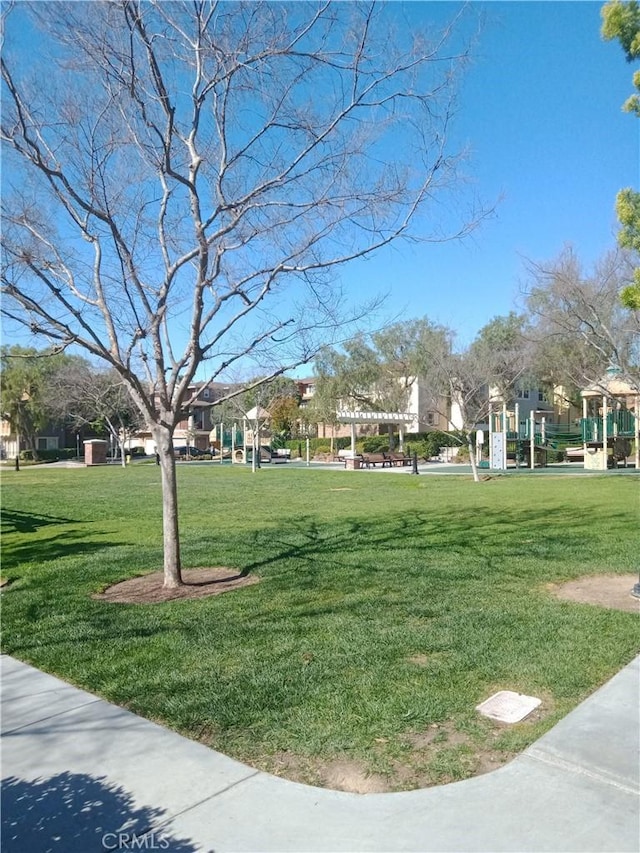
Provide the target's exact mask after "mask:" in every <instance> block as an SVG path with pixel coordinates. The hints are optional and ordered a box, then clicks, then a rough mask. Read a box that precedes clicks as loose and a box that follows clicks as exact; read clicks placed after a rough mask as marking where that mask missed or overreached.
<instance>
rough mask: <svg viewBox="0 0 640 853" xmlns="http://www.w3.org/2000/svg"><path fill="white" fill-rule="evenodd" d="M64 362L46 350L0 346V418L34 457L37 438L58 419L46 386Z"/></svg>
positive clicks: (62, 357) (36, 448) (59, 356)
mask: <svg viewBox="0 0 640 853" xmlns="http://www.w3.org/2000/svg"><path fill="white" fill-rule="evenodd" d="M66 361H68V359H67V358H66V357H65V356H64V355H61V354H53V353H52V352H51V351H50V350H37V349H34V348H32V347H21V346H10V347H2V351H1V355H0V405H1V407H2V416H3V417H4V418H6V419H7V420H8V421H9V423H10V424H11V429H12V432H14V433H15V434H16V435H17V436H18V437H19V438H20V440H21V441H23V442H24V443H25V444H26V446H27V448H28V449H29V450H31V452H32V453H33V456H34V459H37V458H38V447H37V441H36V438H37V435H38V432H40V430H42V429H43V428H44V427H45V426H46V425H47V424H48V423H50V422H56V421H57V420H58V417H57V412H56V411H55V410H54V408H53V407H52V406H51V405H50V402H51V401H50V395H49V391H48V388H49V384H50V382H51V379H52V376H53V375H54V373H55V371H56V369H58V368H59V367H60V366H61V365H62V364H64V363H65V362H66Z"/></svg>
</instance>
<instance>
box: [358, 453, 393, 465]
mask: <svg viewBox="0 0 640 853" xmlns="http://www.w3.org/2000/svg"><path fill="white" fill-rule="evenodd" d="M362 459H363V462H364V464H365V465H366V466H367V468H375V467H376V465H382V467H383V468H384V467H385V466H388V467H389V468H391V460H390V459H389V458H388V456H387V455H386V453H363V454H362Z"/></svg>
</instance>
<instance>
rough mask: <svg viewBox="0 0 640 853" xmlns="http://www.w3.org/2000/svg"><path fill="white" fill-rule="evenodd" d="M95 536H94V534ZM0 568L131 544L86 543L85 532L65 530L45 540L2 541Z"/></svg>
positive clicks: (7, 569)
mask: <svg viewBox="0 0 640 853" xmlns="http://www.w3.org/2000/svg"><path fill="white" fill-rule="evenodd" d="M94 535H95V534H94ZM97 535H98V536H100V535H103V536H105V537H106V536H111V535H113V534H107V533H104V534H100V533H99V532H98V533H97ZM2 544H3V547H2V567H3V569H5V571H10V570H11V569H14V568H17V567H18V566H19V565H20V564H21V563H31V562H38V563H45V562H48V561H50V560H59V559H61V558H64V557H77V556H80V555H83V556H84V555H86V554H91V553H94V552H96V551H102V550H104V549H106V548H115V547H121V546H125V547H126V546H127V545H128V544H129V545H130V544H131V543H127V542H113V541H102V542H100V541H87V539H86V531H83V530H77V531H76V530H67V531H65V532H63V533H59V534H58V535H57V536H49V537H48V538H46V539H37V540H35V541H30V540H29V539H25V540H20V541H18V542H13V543H12V542H8V541H7V540H6V539H4V541H3V543H2Z"/></svg>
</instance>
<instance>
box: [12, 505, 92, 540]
mask: <svg viewBox="0 0 640 853" xmlns="http://www.w3.org/2000/svg"><path fill="white" fill-rule="evenodd" d="M0 520H1V523H2V533H3V534H8V533H35V532H36V530H39V529H40V528H41V527H48V526H49V525H52V524H73V523H74V521H75V520H74V519H72V518H61V517H60V516H56V515H45V514H43V513H37V512H20V511H19V510H13V509H3V510H2V515H1V517H0Z"/></svg>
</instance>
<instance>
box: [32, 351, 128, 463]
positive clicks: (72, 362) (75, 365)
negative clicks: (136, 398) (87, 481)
mask: <svg viewBox="0 0 640 853" xmlns="http://www.w3.org/2000/svg"><path fill="white" fill-rule="evenodd" d="M46 395H47V396H46V399H47V404H48V408H49V410H50V411H51V412H53V413H55V415H56V417H57V418H58V420H60V421H64V422H67V423H69V424H70V425H71V426H72V427H73V428H74V429H81V428H82V427H85V426H92V427H94V428H97V429H99V430H100V431H101V432H102V431H105V432H107V433H108V434H109V435H110V436H111V438H112V440H113V442H114V445H115V446H117V447H118V448H119V450H120V459H121V461H122V466H123V467H124V466H125V465H126V456H125V448H126V442H127V439H128V438H130V437H131V436H132V435H133V434H134V433H135V432H137V431H138V430H139V429H140V427H141V426H142V425H143V424H142V415H141V413H140V411H139V409H138V407H137V406H136V405H135V404H134V402H133V400H132V398H131V395H130V394H129V392H128V390H127V388H126V387H125V385H124V382H123V380H122V378H121V376H120V374H119V373H117V371H115V370H114V369H113V368H110V369H107V370H104V369H96V368H94V367H93V366H92V365H91V364H89V363H88V362H87V361H86V359H82V358H74V359H69V360H68V361H67V363H65V364H63V365H61V366H60V367H59V368H58V369H57V370H55V371H54V372H53V374H52V376H51V378H50V381H49V383H48V386H47V392H46ZM102 434H104V433H102Z"/></svg>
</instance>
